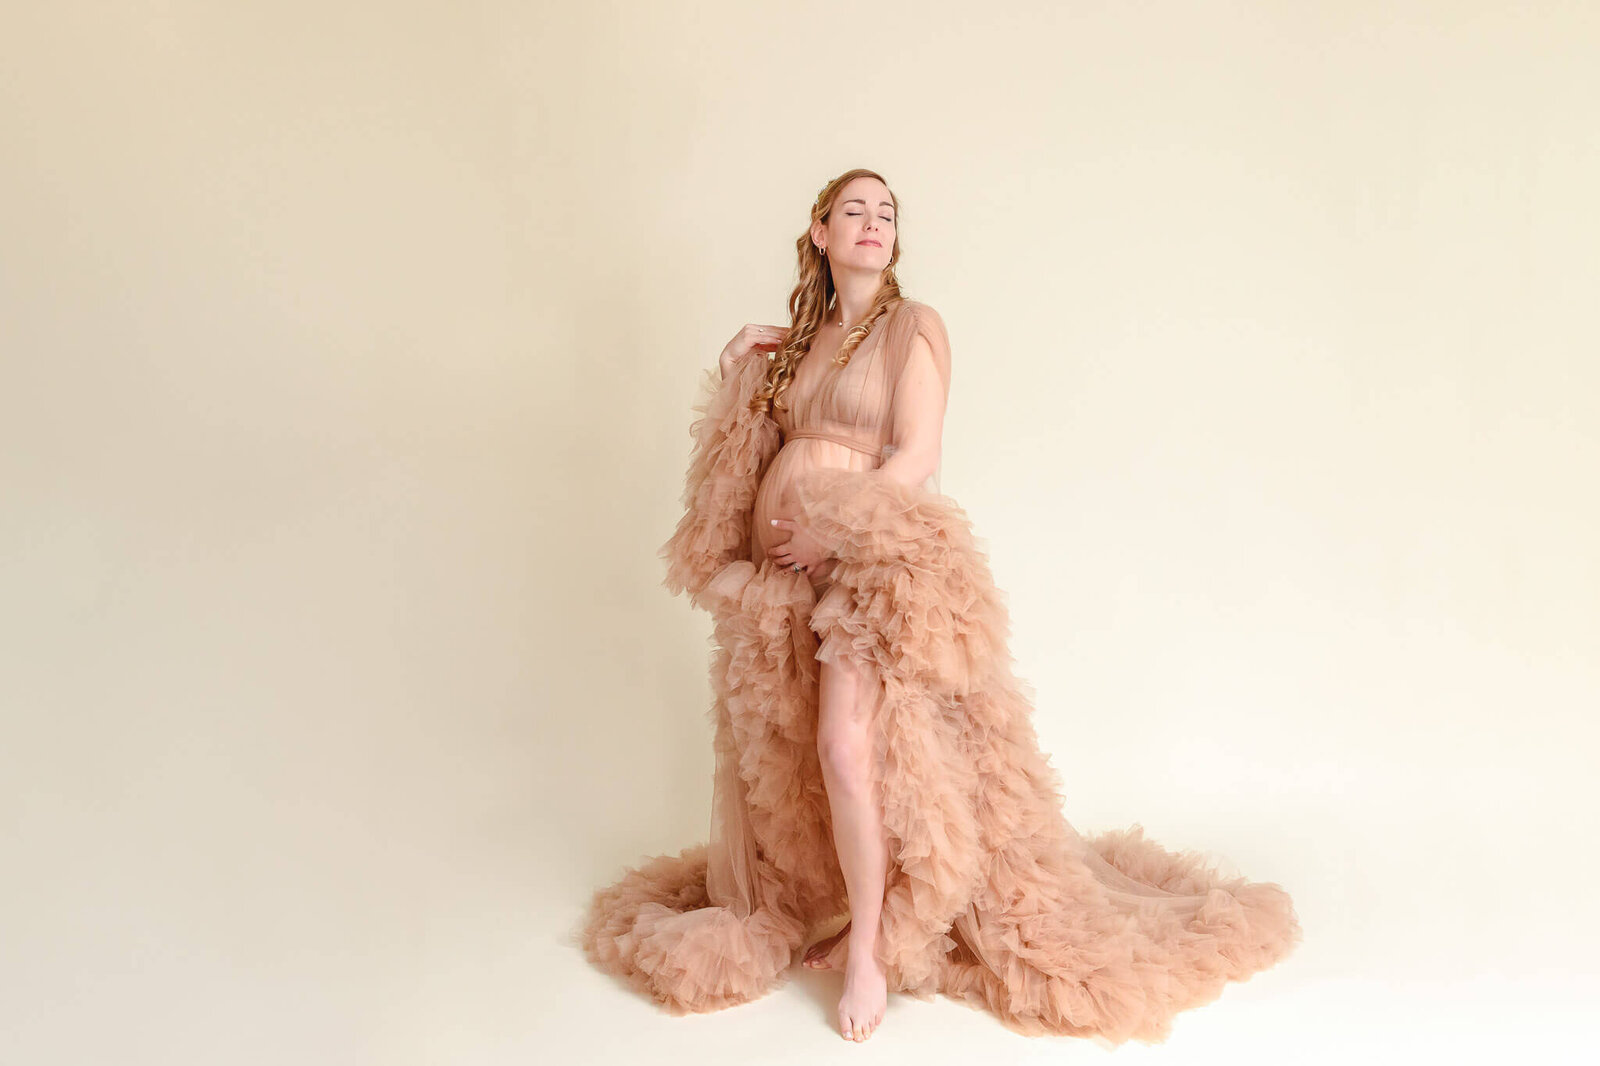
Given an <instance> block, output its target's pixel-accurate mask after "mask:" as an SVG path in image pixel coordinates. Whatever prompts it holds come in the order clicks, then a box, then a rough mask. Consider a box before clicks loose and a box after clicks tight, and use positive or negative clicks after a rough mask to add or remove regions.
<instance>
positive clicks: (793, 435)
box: [783, 429, 883, 459]
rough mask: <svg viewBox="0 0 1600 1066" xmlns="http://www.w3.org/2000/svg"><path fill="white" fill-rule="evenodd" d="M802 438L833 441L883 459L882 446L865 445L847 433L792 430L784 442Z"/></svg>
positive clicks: (785, 435)
mask: <svg viewBox="0 0 1600 1066" xmlns="http://www.w3.org/2000/svg"><path fill="white" fill-rule="evenodd" d="M801 437H814V438H816V439H817V440H831V441H833V442H834V443H835V444H843V445H844V446H845V447H846V448H854V449H855V450H856V451H858V452H866V453H867V454H868V455H875V456H877V457H878V458H879V459H882V458H883V448H881V447H880V446H878V445H876V444H863V443H862V442H861V441H859V440H856V439H855V438H854V437H851V436H850V435H849V434H847V433H830V432H829V431H828V430H825V429H796V430H791V431H790V432H788V433H785V434H784V435H783V440H784V443H785V444H787V443H788V442H789V441H792V440H798V439H799V438H801Z"/></svg>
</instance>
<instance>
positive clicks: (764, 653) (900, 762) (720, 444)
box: [583, 301, 1301, 1043]
mask: <svg viewBox="0 0 1600 1066" xmlns="http://www.w3.org/2000/svg"><path fill="white" fill-rule="evenodd" d="M914 337H921V338H923V340H925V341H926V342H927V344H926V347H925V348H924V347H923V346H920V345H919V346H917V350H918V352H919V354H918V355H917V356H916V358H921V359H931V360H932V362H933V364H934V367H935V369H936V370H937V371H938V373H939V376H940V379H941V380H942V382H943V383H944V389H945V392H946V393H947V392H948V387H949V381H950V359H949V345H948V338H947V335H946V334H945V330H944V326H943V323H942V321H940V319H939V317H938V315H937V314H936V313H934V312H933V310H932V309H931V308H929V307H927V306H926V305H925V304H921V303H919V302H916V301H905V302H904V303H903V304H901V305H900V306H898V307H896V308H895V309H894V312H893V313H892V314H891V315H889V316H886V318H885V319H883V320H880V323H879V324H878V325H877V326H875V327H874V330H873V333H872V334H871V335H870V336H869V338H868V340H867V341H865V342H863V344H862V345H861V347H860V348H858V349H857V352H856V356H855V358H853V359H852V361H851V365H850V366H849V367H844V368H837V367H831V366H823V365H821V364H819V363H817V362H814V361H813V360H814V359H815V356H816V355H817V354H819V353H815V352H813V353H810V354H808V356H807V357H806V360H803V361H802V365H801V368H800V373H799V374H797V376H796V379H795V382H794V385H793V386H792V387H791V393H792V394H793V396H792V399H791V410H790V412H789V413H787V414H786V413H784V412H779V413H778V415H777V416H776V417H774V416H772V415H768V414H765V413H761V412H756V413H752V412H751V411H750V410H749V409H748V405H747V403H746V401H747V400H748V398H749V397H750V396H751V395H753V393H754V391H755V389H756V388H757V387H758V386H759V384H760V380H761V379H762V378H764V376H765V369H766V368H765V366H763V365H759V364H760V362H761V361H759V360H751V361H750V362H748V363H747V364H745V365H744V366H743V367H741V368H740V369H739V371H737V372H736V373H735V374H733V375H732V376H731V377H730V379H729V380H728V381H726V382H723V381H720V380H719V379H718V377H717V376H716V375H715V372H708V373H707V376H706V378H705V379H704V386H705V391H704V393H703V398H702V401H701V402H700V404H698V405H697V408H696V410H697V411H698V412H699V414H700V417H699V418H698V419H697V420H696V421H695V423H694V426H693V429H692V432H693V436H694V441H695V444H694V451H693V454H692V456H691V462H690V468H689V472H688V475H687V477H686V481H685V493H684V502H685V505H686V513H685V515H684V517H683V519H682V521H681V522H680V523H679V525H678V528H677V530H676V531H675V533H674V535H673V537H672V538H671V539H670V540H669V541H668V542H667V544H665V545H664V546H663V548H662V557H663V559H664V560H665V562H666V563H667V578H666V581H665V584H666V586H667V587H668V588H669V589H671V590H672V591H674V592H687V593H688V595H689V596H690V598H691V600H692V602H694V603H695V604H696V605H698V606H700V607H702V608H704V609H706V610H707V611H708V612H709V613H710V614H711V616H712V619H713V654H712V659H711V689H712V696H713V699H712V707H711V717H712V722H713V724H714V745H715V753H716V762H715V772H714V780H713V797H712V819H711V826H710V839H709V841H708V843H707V844H704V845H697V846H695V847H691V848H688V849H685V850H684V851H683V852H681V853H679V854H678V855H677V856H668V855H662V856H657V857H655V858H653V859H650V860H648V861H646V862H644V863H642V864H641V865H640V866H638V867H636V868H634V869H632V870H629V871H628V872H627V873H626V874H625V875H624V876H623V878H622V879H621V880H619V881H618V882H616V883H615V884H613V885H611V886H608V887H606V888H603V889H600V890H599V891H598V892H596V893H595V896H594V899H593V901H592V905H591V910H590V914H589V918H588V921H587V923H586V926H585V929H584V933H583V942H584V946H585V948H586V949H587V950H588V952H589V955H590V957H591V958H592V959H593V960H594V961H595V962H596V963H597V964H599V965H600V966H602V967H603V968H605V969H607V970H609V971H610V972H613V973H616V974H618V975H620V976H623V977H625V978H627V979H628V980H629V981H631V982H632V983H634V984H635V985H637V986H638V987H640V988H641V989H643V990H644V991H646V992H648V993H649V994H650V995H651V996H652V997H653V998H654V999H656V1000H657V1001H658V1002H660V1003H661V1004H663V1005H664V1006H665V1007H667V1008H668V1009H669V1010H672V1011H675V1012H684V1011H705V1010H715V1009H719V1008H722V1007H727V1006H731V1005H733V1004H736V1003H741V1002H746V1001H748V1000H749V999H752V998H754V997H756V996H759V995H762V994H764V993H765V992H767V991H769V990H771V989H772V988H774V987H777V986H778V985H779V984H781V983H782V982H783V981H784V980H785V979H786V975H787V971H788V970H789V968H790V966H791V964H792V962H793V960H794V956H795V954H796V952H798V950H799V949H800V948H802V947H803V946H804V943H805V941H806V938H807V935H808V933H809V932H810V931H811V930H814V929H816V928H818V927H819V926H821V925H824V924H827V923H829V922H832V921H833V920H835V919H837V918H838V917H840V916H842V915H843V914H845V913H846V912H847V910H848V899H847V896H846V893H845V891H844V885H843V880H842V876H841V875H840V872H839V869H838V863H837V857H836V854H835V852H834V848H833V842H832V826H831V819H830V817H829V811H828V803H827V795H826V790H825V788H824V786H823V784H822V781H821V773H820V764H819V762H818V758H817V754H816V716H817V710H818V708H817V691H818V690H817V683H818V677H819V671H820V670H821V669H822V668H823V667H824V665H825V664H828V663H837V664H841V665H849V666H850V667H851V668H853V669H856V670H858V671H860V672H861V673H862V675H863V676H864V677H867V678H869V679H870V682H871V684H870V691H871V694H872V699H871V700H870V709H869V720H870V722H871V729H872V735H873V767H874V772H875V774H876V775H877V782H878V784H879V786H880V789H881V794H882V800H883V813H884V821H885V824H886V826H887V828H888V830H889V833H890V836H891V838H892V840H893V846H892V860H891V866H890V871H889V877H888V884H887V886H886V891H885V896H884V907H883V925H882V929H881V935H880V936H879V943H878V954H879V957H880V959H881V960H882V961H883V962H884V964H885V966H886V968H887V970H888V972H889V981H890V988H891V989H892V990H897V991H902V992H906V993H909V994H913V995H918V996H929V995H932V994H934V993H937V992H943V993H945V994H947V995H950V996H953V997H957V998H960V999H963V1000H966V1001H968V1002H971V1003H973V1004H974V1005H977V1006H981V1007H983V1008H985V1009H988V1010H990V1011H992V1012H993V1013H995V1014H996V1015H997V1016H998V1017H1000V1018H1001V1019H1003V1020H1005V1021H1006V1022H1007V1023H1008V1024H1009V1025H1011V1026H1012V1027H1014V1028H1016V1029H1017V1030H1019V1031H1021V1032H1024V1033H1035V1034H1043V1033H1061V1034H1072V1035H1094V1036H1098V1037H1101V1038H1104V1039H1106V1040H1109V1041H1111V1042H1112V1043H1121V1042H1122V1041H1125V1040H1129V1039H1136V1040H1141V1041H1145V1042H1157V1041H1160V1040H1163V1039H1165V1038H1166V1036H1167V1035H1168V1033H1169V1032H1170V1027H1171V1023H1172V1019H1173V1017H1174V1015H1175V1014H1177V1013H1178V1012H1179V1011H1182V1010H1184V1009H1186V1008H1189V1007H1193V1006H1197V1005H1200V1004H1203V1003H1206V1002H1209V1001H1211V1000H1212V999H1215V998H1216V997H1217V996H1218V995H1219V994H1220V993H1221V991H1222V989H1223V987H1224V986H1225V985H1226V983H1227V982H1228V981H1232V980H1243V979H1245V978H1247V977H1249V976H1250V975H1251V974H1253V973H1256V972H1259V971H1261V970H1263V969H1266V968H1268V967H1270V966H1272V965H1274V964H1275V963H1276V962H1277V961H1279V960H1280V959H1282V958H1283V957H1284V956H1286V955H1287V954H1288V953H1289V952H1290V951H1291V950H1292V949H1293V947H1294V945H1296V944H1297V943H1299V941H1300V939H1301V930H1300V926H1299V922H1298V920H1297V918H1296V915H1295V913H1294V909H1293V906H1292V903H1291V901H1290V898H1289V896H1288V894H1287V893H1286V892H1285V891H1284V890H1283V889H1282V888H1281V887H1280V886H1278V885H1276V884H1271V883H1266V882H1250V881H1247V880H1245V879H1244V878H1242V877H1239V876H1237V875H1234V874H1231V873H1224V872H1222V871H1221V870H1220V869H1219V864H1218V861H1217V860H1214V859H1212V858H1210V857H1208V856H1205V855H1203V854H1201V853H1199V852H1174V851H1169V850H1167V849H1165V848H1163V847H1161V846H1160V845H1159V844H1157V843H1155V842H1154V841H1151V840H1148V839H1146V838H1145V837H1144V835H1143V830H1142V828H1141V827H1139V826H1138V825H1135V826H1133V827H1131V828H1129V829H1125V830H1116V831H1111V832H1106V833H1101V834H1099V835H1097V836H1096V837H1094V838H1092V839H1088V838H1084V837H1082V836H1080V835H1079V834H1078V832H1077V831H1076V830H1075V829H1074V828H1073V827H1072V826H1071V825H1070V823H1068V822H1067V820H1066V818H1065V817H1064V816H1063V814H1062V810H1061V804H1062V799H1063V797H1062V791H1061V787H1060V781H1059V778H1058V776H1057V774H1056V772H1055V770H1054V768H1053V767H1052V766H1051V765H1050V764H1049V762H1048V760H1047V758H1046V757H1045V756H1044V754H1043V753H1042V752H1041V751H1040V749H1039V747H1038V743H1037V740H1036V737H1035V734H1034V730H1033V726H1032V722H1031V714H1032V709H1033V708H1032V691H1031V690H1030V689H1029V688H1028V686H1027V685H1026V684H1025V683H1023V682H1021V681H1020V680H1018V679H1017V678H1016V677H1015V676H1014V674H1013V672H1012V669H1011V658H1010V654H1009V651H1008V641H1009V621H1008V618H1007V614H1006V610H1005V606H1004V594H1003V593H1002V592H1001V591H1000V590H999V589H997V588H996V587H995V586H994V583H993V579H992V575H991V574H990V572H989V568H988V563H987V557H986V554H985V552H984V551H983V548H982V545H981V542H980V541H979V540H978V539H977V538H976V537H975V536H974V534H973V533H972V529H971V523H970V522H969V520H968V519H967V516H966V514H965V513H964V512H963V511H962V509H961V508H960V506H959V505H958V504H957V503H956V502H955V501H954V500H952V499H950V498H949V497H947V496H943V495H942V494H940V493H939V492H938V491H937V489H936V488H935V487H934V486H933V485H932V484H930V481H933V480H934V479H929V480H928V481H924V482H923V483H922V484H920V485H917V486H911V485H906V484H902V483H899V482H897V481H894V480H890V479H885V478H883V477H880V476H877V474H876V471H877V470H878V469H879V468H880V467H881V465H882V463H883V461H884V460H885V455H884V452H885V451H888V453H889V454H890V455H892V454H893V450H892V449H893V445H894V442H895V435H896V429H895V427H896V425H899V426H901V427H902V428H903V427H904V426H905V425H906V424H908V421H909V420H911V419H914V418H918V417H926V416H927V414H928V412H917V411H908V410H906V409H905V405H904V400H905V398H906V395H907V394H906V393H905V392H904V391H903V390H901V389H900V388H898V387H897V386H898V385H899V383H900V382H901V381H902V380H903V379H904V372H905V368H906V365H907V362H908V360H909V359H910V358H911V357H912V356H911V352H912V348H913V346H912V343H911V342H912V339H913V338H914ZM930 352H931V355H930V354H929V353H930ZM923 400H924V401H925V402H936V403H941V404H942V399H941V398H940V397H937V396H934V397H928V396H927V395H926V394H923ZM897 401H898V406H897ZM939 413H940V414H942V411H941V412H939ZM808 431H811V432H815V433H817V434H818V435H816V436H809V435H807V433H808ZM875 449H876V454H875V453H874V450H875ZM772 514H777V515H782V516H786V517H800V518H801V519H802V520H803V521H804V522H805V524H806V525H807V527H808V528H809V529H810V530H811V531H812V532H813V535H815V536H817V538H818V539H819V540H821V541H822V542H823V543H824V545H825V546H826V547H827V548H828V550H829V552H830V554H832V555H833V556H834V557H835V558H834V565H833V568H832V570H831V571H830V572H829V574H828V576H827V577H826V578H824V579H821V580H816V579H813V578H812V577H810V576H809V575H801V574H796V573H794V572H792V571H789V570H785V569H783V568H780V567H777V566H774V565H773V564H772V563H771V562H770V561H769V560H768V558H767V556H766V547H767V546H768V545H769V544H770V543H773V542H774V541H775V540H776V539H781V537H782V536H783V535H778V536H774V534H773V533H772V532H771V531H770V530H771V527H770V526H769V525H768V523H767V521H766V518H767V516H768V515H772ZM784 535H786V534H784ZM845 950H846V944H845V942H844V941H842V940H841V942H840V944H839V945H838V946H837V947H835V949H834V951H833V953H832V956H831V961H832V962H833V963H834V964H835V965H836V966H837V965H842V963H843V961H844V953H845Z"/></svg>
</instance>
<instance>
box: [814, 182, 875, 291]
mask: <svg viewBox="0 0 1600 1066" xmlns="http://www.w3.org/2000/svg"><path fill="white" fill-rule="evenodd" d="M894 214H895V213H894V201H893V200H892V198H891V197H890V196H889V187H888V186H887V185H885V184H884V183H883V182H881V181H879V180H878V179H877V178H869V177H865V176H863V177H859V178H856V179H854V180H853V181H850V182H849V183H847V184H846V185H845V186H844V188H842V189H840V190H839V192H838V195H837V196H836V197H835V198H834V201H833V210H832V211H831V212H830V213H829V215H828V220H827V222H825V223H824V222H818V223H816V224H814V225H813V226H812V227H811V240H812V242H813V243H815V244H818V245H821V246H822V247H823V248H826V249H827V251H828V256H827V258H828V260H829V261H830V262H831V263H832V264H833V269H835V270H841V269H844V270H861V271H865V272H868V273H873V274H878V273H882V271H883V268H884V267H886V266H888V265H889V257H890V256H891V255H892V254H894V238H895V228H894V227H895V217H894Z"/></svg>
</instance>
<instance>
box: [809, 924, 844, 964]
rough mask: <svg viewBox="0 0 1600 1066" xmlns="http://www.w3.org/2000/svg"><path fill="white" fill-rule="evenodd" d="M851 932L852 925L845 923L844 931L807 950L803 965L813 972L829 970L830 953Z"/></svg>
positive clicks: (818, 942)
mask: <svg viewBox="0 0 1600 1066" xmlns="http://www.w3.org/2000/svg"><path fill="white" fill-rule="evenodd" d="M849 932H850V923H849V922H845V923H844V928H843V929H841V930H839V931H838V932H837V933H835V934H833V935H832V936H830V937H828V939H826V940H819V941H817V942H816V943H815V944H812V945H811V946H810V947H809V948H806V954H805V958H804V960H802V965H804V966H807V967H809V968H810V969H813V970H826V969H828V968H829V963H828V953H829V952H831V951H832V950H833V946H834V945H835V944H837V943H838V942H839V941H840V940H841V939H843V938H844V936H845V934H847V933H849Z"/></svg>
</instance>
